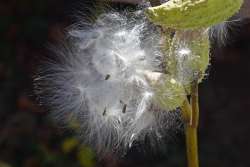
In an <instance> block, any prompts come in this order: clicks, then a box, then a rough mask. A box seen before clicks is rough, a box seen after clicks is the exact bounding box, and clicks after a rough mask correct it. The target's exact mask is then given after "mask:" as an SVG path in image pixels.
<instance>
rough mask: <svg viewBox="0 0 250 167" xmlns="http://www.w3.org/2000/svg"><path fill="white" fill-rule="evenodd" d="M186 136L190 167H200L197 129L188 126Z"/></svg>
mask: <svg viewBox="0 0 250 167" xmlns="http://www.w3.org/2000/svg"><path fill="white" fill-rule="evenodd" d="M185 135H186V151H187V161H188V167H199V160H198V141H197V128H193V127H192V126H190V125H186V127H185Z"/></svg>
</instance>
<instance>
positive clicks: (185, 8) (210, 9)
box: [146, 0, 243, 29]
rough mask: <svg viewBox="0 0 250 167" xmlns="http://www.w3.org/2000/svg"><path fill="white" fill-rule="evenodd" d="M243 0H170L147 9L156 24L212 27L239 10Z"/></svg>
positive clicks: (181, 27)
mask: <svg viewBox="0 0 250 167" xmlns="http://www.w3.org/2000/svg"><path fill="white" fill-rule="evenodd" d="M242 3H243V1H242V0H170V1H168V2H166V3H164V4H162V5H160V6H156V7H150V8H148V10H147V11H146V14H147V15H148V18H149V19H150V20H151V21H152V22H153V23H155V24H157V25H160V26H163V27H166V28H173V29H195V28H202V27H210V26H212V25H216V24H218V23H220V22H222V21H225V20H227V19H228V18H229V17H231V16H232V15H233V14H235V13H236V12H237V11H239V9H240V7H241V5H242Z"/></svg>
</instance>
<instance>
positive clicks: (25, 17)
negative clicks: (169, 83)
mask: <svg viewBox="0 0 250 167" xmlns="http://www.w3.org/2000/svg"><path fill="white" fill-rule="evenodd" d="M91 6H92V3H90V2H84V0H82V1H80V0H71V1H66V0H1V1H0V167H93V166H107V167H123V166H124V167H126V166H130V167H148V166H151V167H163V166H164V167H165V166H170V167H180V166H185V165H184V164H185V145H184V137H183V135H182V133H179V134H177V135H176V137H174V138H173V140H171V141H169V145H168V149H167V151H166V152H165V153H150V151H149V152H145V151H138V150H136V149H132V150H131V151H130V152H129V153H128V154H127V155H126V156H124V157H122V158H115V156H114V155H112V154H110V155H106V156H105V157H104V159H103V160H99V161H97V158H96V157H95V155H94V153H93V152H92V151H91V149H90V148H88V147H87V146H82V145H80V144H79V141H78V140H77V139H75V138H74V137H72V135H71V134H70V133H68V132H65V131H64V130H62V129H60V128H58V127H57V126H56V125H55V123H54V122H53V121H52V120H51V119H50V118H49V117H48V112H47V111H46V109H44V108H42V107H40V106H39V105H38V104H37V102H36V100H35V96H34V95H33V92H32V76H33V75H34V74H35V71H36V68H37V64H38V62H39V60H41V59H42V58H43V57H45V56H47V55H48V54H50V51H49V50H48V49H47V46H48V43H56V42H57V41H60V40H61V39H62V38H63V36H64V31H65V28H66V27H67V26H69V25H70V24H72V23H73V22H74V21H75V20H74V18H75V17H74V14H75V13H77V11H81V12H83V13H84V12H87V8H86V7H88V8H89V9H91ZM115 6H116V7H119V8H122V6H121V5H115ZM230 36H231V38H230V42H229V44H228V45H226V46H218V45H216V44H215V43H214V44H213V47H212V49H211V52H212V61H211V63H212V66H211V67H210V70H209V75H208V77H207V79H206V80H205V81H204V82H203V83H202V84H201V85H200V105H201V121H200V129H199V131H200V133H199V139H200V143H199V145H200V147H199V149H200V160H201V166H202V167H249V166H250V158H249V155H250V21H249V20H247V19H246V20H245V21H244V22H242V24H241V25H240V26H238V28H236V29H234V30H233V31H232V32H231V33H230ZM145 147H146V146H145Z"/></svg>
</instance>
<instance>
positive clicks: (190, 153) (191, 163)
mask: <svg viewBox="0 0 250 167" xmlns="http://www.w3.org/2000/svg"><path fill="white" fill-rule="evenodd" d="M198 98H199V97H198V81H194V82H193V83H192V88H191V105H192V109H191V110H190V107H189V111H188V112H189V113H190V114H189V122H188V123H186V125H185V135H186V149H187V161H188V167H199V157H198V139H197V128H198V123H199V100H198Z"/></svg>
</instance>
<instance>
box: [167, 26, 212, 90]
mask: <svg viewBox="0 0 250 167" xmlns="http://www.w3.org/2000/svg"><path fill="white" fill-rule="evenodd" d="M169 38H170V37H169V36H167V37H166V43H165V45H164V47H165V48H164V52H165V53H166V54H165V64H166V73H167V74H169V75H170V76H172V77H173V78H175V79H176V80H177V81H178V82H180V83H182V84H183V86H184V87H185V88H186V89H187V92H189V87H190V84H191V83H192V82H193V81H194V80H199V81H200V82H201V80H202V79H203V78H204V76H205V74H206V69H207V67H208V65H209V39H208V33H207V30H206V29H200V30H182V31H180V30H177V31H176V32H175V35H174V36H173V37H172V39H171V40H170V41H169Z"/></svg>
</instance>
